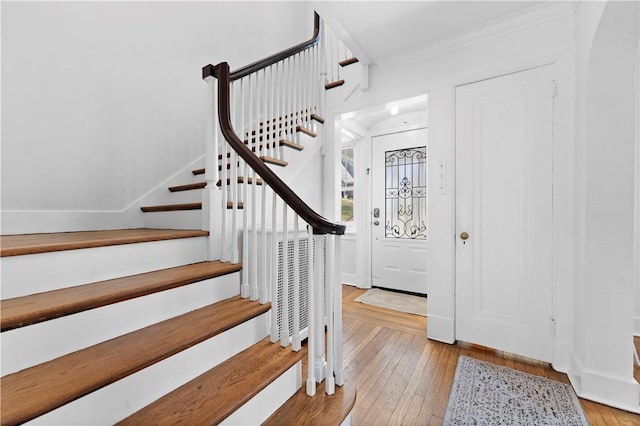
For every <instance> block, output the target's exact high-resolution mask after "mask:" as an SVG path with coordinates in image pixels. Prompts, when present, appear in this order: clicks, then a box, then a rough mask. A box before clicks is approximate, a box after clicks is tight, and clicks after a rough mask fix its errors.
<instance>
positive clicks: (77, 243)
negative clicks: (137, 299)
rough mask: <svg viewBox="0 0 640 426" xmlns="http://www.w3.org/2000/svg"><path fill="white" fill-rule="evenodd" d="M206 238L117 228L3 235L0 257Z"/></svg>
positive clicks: (191, 232) (198, 233)
mask: <svg viewBox="0 0 640 426" xmlns="http://www.w3.org/2000/svg"><path fill="white" fill-rule="evenodd" d="M207 235H209V233H208V232H207V231H200V230H195V229H194V230H176V229H117V230H110V231H80V232H57V233H51V234H22V235H3V236H1V237H0V256H1V257H5V256H18V255H24V254H35V253H48V252H53V251H62V250H76V249H84V248H93V247H105V246H111V245H120V244H132V243H143V242H150V241H161V240H171V239H178V238H191V237H204V236H207Z"/></svg>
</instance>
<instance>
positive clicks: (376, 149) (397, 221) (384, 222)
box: [371, 128, 427, 295]
mask: <svg viewBox="0 0 640 426" xmlns="http://www.w3.org/2000/svg"><path fill="white" fill-rule="evenodd" d="M371 205H372V220H371V284H372V286H374V287H382V288H388V289H393V290H400V291H404V292H409V293H417V294H422V295H426V293H427V268H426V259H427V225H426V224H427V129H426V128H419V129H415V130H407V131H402V132H396V133H390V134H384V135H378V136H374V137H372V138H371Z"/></svg>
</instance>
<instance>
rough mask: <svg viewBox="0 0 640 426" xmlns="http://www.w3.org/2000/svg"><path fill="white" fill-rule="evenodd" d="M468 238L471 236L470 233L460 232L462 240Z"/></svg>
mask: <svg viewBox="0 0 640 426" xmlns="http://www.w3.org/2000/svg"><path fill="white" fill-rule="evenodd" d="M467 238H469V234H467V233H466V232H463V233H461V234H460V239H461V240H466V239H467Z"/></svg>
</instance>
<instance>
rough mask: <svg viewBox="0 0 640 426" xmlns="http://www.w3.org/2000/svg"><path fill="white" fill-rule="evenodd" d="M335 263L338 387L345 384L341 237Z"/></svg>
mask: <svg viewBox="0 0 640 426" xmlns="http://www.w3.org/2000/svg"><path fill="white" fill-rule="evenodd" d="M334 256H335V257H334V258H333V262H334V264H335V265H336V267H335V268H334V274H335V276H334V282H335V283H336V286H335V302H334V309H335V315H334V317H335V333H334V334H335V356H334V360H335V369H334V370H335V374H336V385H338V386H342V385H343V384H344V365H343V364H344V363H343V354H342V280H341V279H340V268H338V265H340V261H341V259H342V257H341V256H342V237H341V236H339V235H336V236H335V253H334Z"/></svg>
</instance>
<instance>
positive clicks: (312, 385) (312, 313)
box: [307, 225, 317, 396]
mask: <svg viewBox="0 0 640 426" xmlns="http://www.w3.org/2000/svg"><path fill="white" fill-rule="evenodd" d="M307 238H308V241H309V244H308V250H309V252H308V256H309V257H308V258H307V260H308V269H309V321H308V326H307V395H309V396H314V395H315V394H316V376H315V372H316V369H315V368H314V367H315V362H316V351H317V350H316V329H317V327H316V316H317V314H316V294H315V288H316V274H315V260H314V259H315V258H316V252H317V249H316V247H315V246H316V242H315V238H314V235H313V230H312V229H311V227H310V226H308V225H307Z"/></svg>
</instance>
